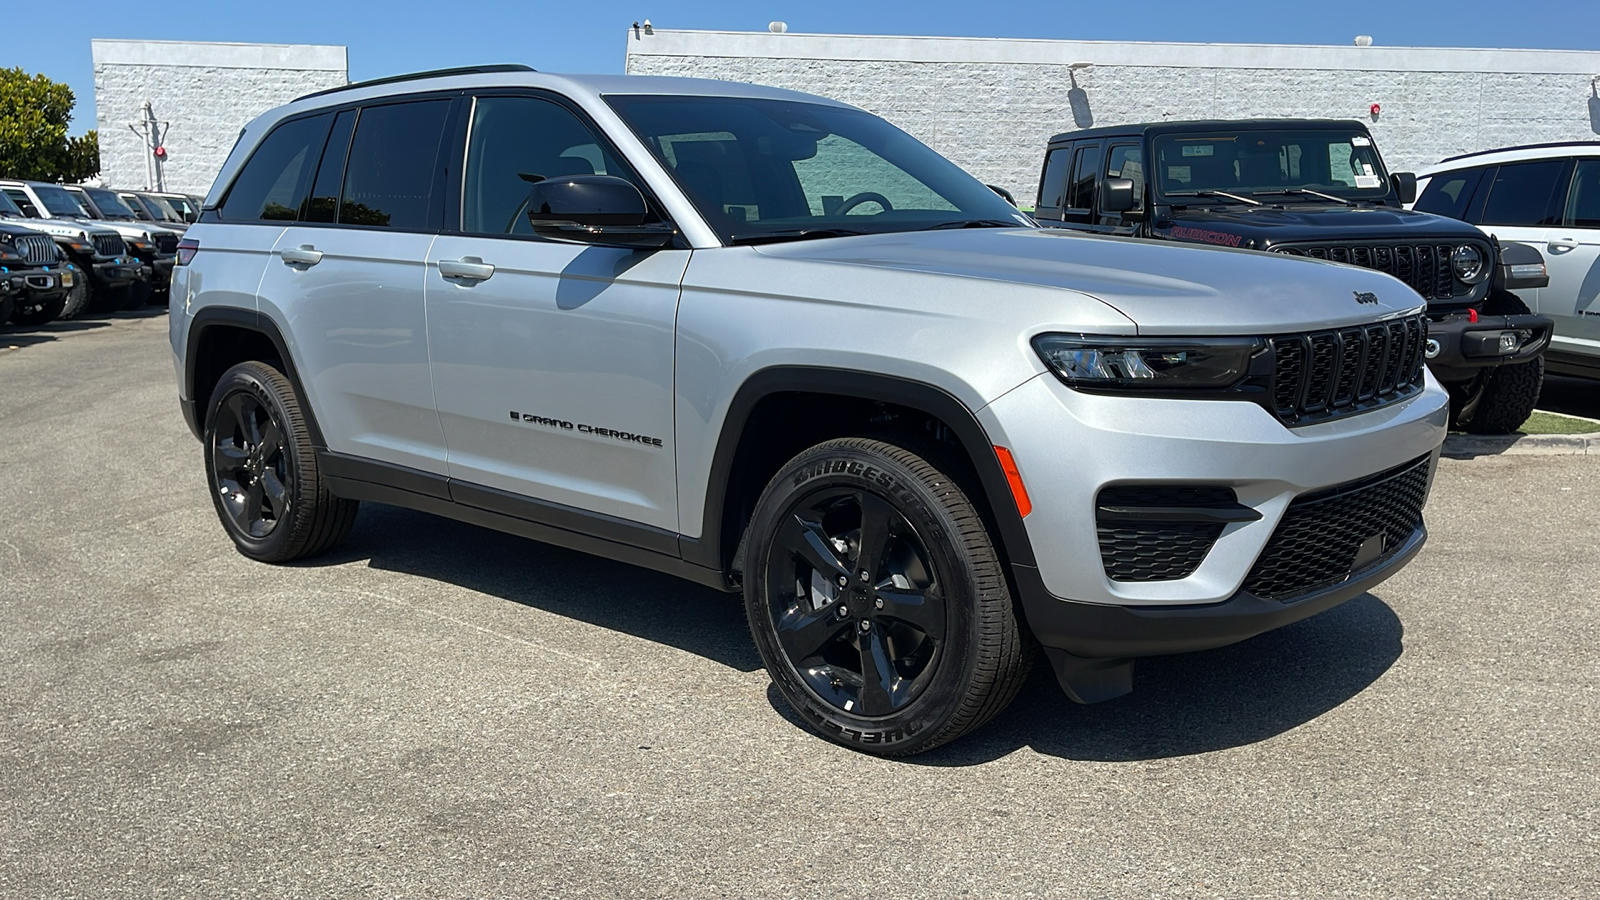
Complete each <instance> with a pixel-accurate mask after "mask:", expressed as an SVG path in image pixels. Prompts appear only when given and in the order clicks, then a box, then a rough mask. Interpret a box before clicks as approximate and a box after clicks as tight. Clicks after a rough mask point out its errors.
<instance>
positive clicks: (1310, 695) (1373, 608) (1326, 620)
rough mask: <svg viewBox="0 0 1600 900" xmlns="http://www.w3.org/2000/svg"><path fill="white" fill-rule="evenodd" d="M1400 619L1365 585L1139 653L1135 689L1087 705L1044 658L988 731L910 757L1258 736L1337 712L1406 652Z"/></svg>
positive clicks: (1167, 753)
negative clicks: (1299, 615)
mask: <svg viewBox="0 0 1600 900" xmlns="http://www.w3.org/2000/svg"><path fill="white" fill-rule="evenodd" d="M1403 635H1404V628H1403V627H1402V625H1401V624H1400V619H1399V617H1398V616H1396V615H1395V613H1394V610H1392V609H1390V607H1389V605H1388V604H1386V603H1384V602H1383V601H1382V600H1380V599H1378V598H1377V597H1375V596H1373V595H1372V594H1362V595H1361V596H1359V597H1356V598H1355V599H1353V600H1350V601H1347V602H1346V603H1344V604H1342V605H1340V606H1337V607H1334V608H1333V609H1331V610H1328V611H1327V612H1325V613H1322V614H1320V615H1316V616H1312V617H1311V618H1309V619H1306V620H1304V621H1301V622H1297V623H1295V624H1293V625H1290V626H1287V627H1285V628H1281V629H1278V630H1277V631H1271V632H1268V633H1266V634H1263V635H1260V636H1258V637H1255V638H1252V639H1250V640H1248V641H1245V642H1244V643H1240V644H1234V645H1232V646H1230V647H1223V648H1221V649H1218V650H1209V651H1206V652H1203V653H1187V654H1183V655H1180V656H1165V657H1154V658H1150V659H1141V660H1139V661H1138V662H1137V663H1135V664H1134V674H1133V693H1131V694H1129V695H1127V696H1125V697H1120V698H1118V699H1116V700H1111V701H1108V702H1105V703H1098V704H1095V705H1092V706H1082V705H1079V704H1076V703H1073V702H1072V701H1071V700H1068V699H1067V697H1066V695H1065V694H1063V693H1062V692H1061V688H1060V687H1059V686H1057V684H1056V681H1055V676H1054V675H1053V674H1052V673H1051V671H1050V667H1049V666H1048V665H1047V664H1046V663H1045V661H1044V659H1043V657H1042V656H1041V657H1040V659H1039V661H1038V663H1037V665H1036V666H1035V668H1034V672H1033V676H1032V677H1031V678H1029V680H1028V684H1027V686H1026V687H1024V688H1023V690H1022V693H1021V695H1020V696H1018V697H1017V699H1016V702H1014V703H1013V704H1012V705H1011V707H1010V709H1008V710H1007V711H1006V712H1004V713H1002V714H1001V715H1000V717H999V718H997V719H996V720H995V721H993V722H991V723H989V724H988V725H987V726H985V727H984V728H982V729H980V730H979V731H977V732H974V733H973V734H972V735H970V736H968V737H966V738H963V739H962V740H960V741H957V742H956V743H954V744H952V745H950V746H948V747H943V748H940V749H938V750H934V751H932V752H929V753H925V754H922V755H921V756H916V757H912V758H910V759H907V760H906V762H910V763H914V764H919V765H929V766H969V765H975V764H978V763H984V762H988V761H990V760H993V759H998V758H1000V757H1002V756H1005V755H1007V754H1009V753H1012V752H1013V751H1015V750H1017V749H1020V748H1022V747H1030V748H1032V749H1033V750H1035V751H1036V752H1038V753H1042V754H1045V755H1048V756H1057V757H1061V758H1063V759H1073V760H1093V761H1100V762H1129V761H1134V760H1148V759H1166V758H1171V757H1176V756H1191V755H1194V754H1197V753H1208V752H1211V751H1214V750H1225V749H1228V748H1230V747H1241V746H1245V745H1247V744H1254V743H1257V742H1259V741H1264V740H1266V739H1268V738H1271V737H1274V736H1276V735H1279V734H1282V733H1284V732H1287V731H1290V730H1292V729H1294V728H1296V727H1298V726H1300V725H1303V724H1305V723H1307V722H1310V721H1311V720H1313V719H1315V718H1317V717H1318V716H1321V715H1322V714H1324V713H1326V712H1328V711H1329V710H1332V709H1335V708H1337V707H1339V706H1341V705H1342V704H1344V703H1345V702H1347V701H1348V700H1350V699H1351V698H1353V697H1355V696H1356V695H1358V694H1360V693H1361V692H1362V691H1363V690H1365V689H1366V688H1367V686H1368V685H1370V684H1372V683H1373V682H1374V681H1377V680H1378V678H1379V677H1381V676H1382V675H1383V673H1384V672H1386V671H1388V670H1389V667H1390V666H1393V665H1394V663H1395V661H1396V660H1398V659H1399V658H1400V655H1401V653H1402V652H1404V647H1403V643H1402V637H1403Z"/></svg>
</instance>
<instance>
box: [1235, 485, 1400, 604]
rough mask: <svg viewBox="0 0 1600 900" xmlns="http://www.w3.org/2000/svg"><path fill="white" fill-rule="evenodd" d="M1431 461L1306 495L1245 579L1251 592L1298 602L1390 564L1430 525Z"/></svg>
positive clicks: (1291, 508)
mask: <svg viewBox="0 0 1600 900" xmlns="http://www.w3.org/2000/svg"><path fill="white" fill-rule="evenodd" d="M1428 475H1429V458H1428V457H1426V456H1424V457H1421V458H1418V459H1415V460H1413V461H1411V462H1409V463H1406V464H1404V465H1402V466H1398V467H1396V468H1393V469H1390V470H1389V471H1387V472H1380V473H1379V474H1377V475H1373V476H1370V477H1367V478H1363V479H1360V480H1358V481H1352V482H1349V483H1346V484H1342V485H1339V486H1337V487H1332V488H1328V489H1326V490H1322V491H1317V492H1314V493H1310V494H1306V495H1304V496H1302V497H1298V498H1296V499H1295V501H1294V502H1293V503H1291V504H1289V509H1288V510H1287V511H1286V512H1285V513H1284V515H1283V520H1282V521H1281V522H1279V523H1278V528H1277V530H1276V531H1274V532H1273V534H1272V538H1271V539H1270V540H1269V541H1267V546H1266V549H1264V550H1263V551H1262V552H1261V556H1260V557H1259V558H1258V559H1257V560H1256V564H1255V566H1254V567H1252V568H1251V569H1250V574H1249V575H1247V576H1246V577H1245V581H1244V587H1245V590H1247V591H1249V592H1250V593H1252V594H1255V595H1256V596H1257V597H1263V598H1266V599H1268V600H1292V599H1294V598H1296V597H1298V596H1300V595H1302V594H1306V593H1309V592H1311V591H1314V590H1317V589H1319V588H1324V587H1330V586H1332V585H1335V584H1338V583H1340V582H1342V581H1345V580H1346V579H1348V578H1350V577H1351V576H1352V575H1354V574H1358V571H1357V570H1355V569H1356V565H1357V560H1358V556H1359V555H1360V554H1361V553H1362V550H1363V548H1366V550H1367V556H1366V558H1364V559H1361V560H1360V563H1361V570H1365V569H1367V568H1371V567H1372V566H1375V565H1378V564H1379V563H1382V562H1384V561H1386V560H1388V559H1389V558H1391V557H1392V556H1394V554H1396V553H1398V552H1399V551H1400V549H1401V548H1402V547H1404V546H1405V543H1406V541H1407V540H1409V539H1410V538H1411V536H1412V535H1413V534H1415V533H1416V531H1417V529H1419V528H1421V527H1422V504H1423V502H1424V501H1426V500H1427V499H1428Z"/></svg>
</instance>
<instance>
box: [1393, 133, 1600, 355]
mask: <svg viewBox="0 0 1600 900" xmlns="http://www.w3.org/2000/svg"><path fill="white" fill-rule="evenodd" d="M1417 184H1418V190H1419V194H1418V198H1417V203H1416V208H1417V209H1419V210H1422V211H1423V212H1430V213H1437V214H1439V215H1444V216H1451V217H1453V218H1457V219H1462V220H1465V221H1467V222H1471V223H1472V224H1474V225H1476V226H1478V227H1479V228H1481V229H1483V230H1484V231H1486V232H1488V233H1490V234H1492V235H1494V236H1495V237H1498V238H1500V239H1501V240H1503V241H1520V242H1522V243H1526V244H1530V245H1532V246H1534V247H1537V248H1538V249H1539V251H1540V252H1541V253H1543V254H1544V259H1545V265H1546V267H1547V268H1548V269H1549V273H1550V284H1549V286H1547V287H1542V288H1537V289H1533V290H1524V291H1520V292H1519V293H1520V294H1521V296H1522V297H1523V298H1524V299H1525V300H1527V301H1529V302H1530V303H1531V305H1532V306H1533V309H1534V311H1535V312H1538V313H1541V314H1543V315H1547V316H1549V317H1550V318H1551V319H1553V320H1555V325H1556V330H1555V336H1554V337H1552V338H1551V339H1550V347H1549V349H1548V350H1546V351H1545V365H1546V367H1547V368H1548V369H1549V370H1550V371H1552V372H1560V373H1563V374H1567V375H1581V376H1585V377H1588V378H1600V141H1581V142H1574V143H1560V144H1532V145H1529V146H1526V147H1512V148H1508V149H1505V150H1491V151H1487V152H1484V153H1471V154H1467V155H1465V156H1454V157H1451V158H1449V159H1447V160H1445V161H1444V162H1441V163H1440V164H1439V165H1437V166H1433V167H1431V168H1428V169H1424V170H1423V171H1421V172H1419V173H1418V174H1417Z"/></svg>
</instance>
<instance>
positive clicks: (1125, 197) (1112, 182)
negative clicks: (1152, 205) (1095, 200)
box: [1100, 178, 1133, 215]
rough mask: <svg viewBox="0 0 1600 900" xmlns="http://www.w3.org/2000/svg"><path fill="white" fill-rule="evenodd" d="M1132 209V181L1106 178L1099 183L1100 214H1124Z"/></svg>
mask: <svg viewBox="0 0 1600 900" xmlns="http://www.w3.org/2000/svg"><path fill="white" fill-rule="evenodd" d="M1132 209H1133V179H1132V178H1107V179H1104V180H1103V181H1101V182H1100V212H1101V214H1103V215H1110V214H1112V213H1125V212H1129V211H1131V210H1132Z"/></svg>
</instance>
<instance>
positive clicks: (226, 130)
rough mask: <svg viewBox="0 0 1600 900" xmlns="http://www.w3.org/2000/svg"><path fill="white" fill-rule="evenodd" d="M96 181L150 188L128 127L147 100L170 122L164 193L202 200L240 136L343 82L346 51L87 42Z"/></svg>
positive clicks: (143, 154)
mask: <svg viewBox="0 0 1600 900" xmlns="http://www.w3.org/2000/svg"><path fill="white" fill-rule="evenodd" d="M91 46H92V48H93V53H94V94H95V112H96V120H97V125H96V127H97V128H98V129H99V134H100V166H101V170H100V175H101V178H103V179H104V180H105V182H106V183H107V184H108V185H111V186H113V187H121V188H141V187H153V185H152V184H150V178H149V175H148V170H147V169H146V165H145V161H146V158H147V156H148V150H147V149H146V148H145V145H144V143H143V140H144V139H143V137H142V136H141V135H139V134H136V133H135V132H134V131H133V130H132V129H130V128H129V127H128V125H129V123H133V122H137V121H139V120H140V119H141V118H142V117H143V116H142V113H141V112H140V105H141V104H142V103H144V102H145V101H149V103H150V105H151V107H152V109H153V110H154V112H155V117H156V119H157V120H158V121H161V122H166V123H169V127H168V130H167V134H166V141H165V146H166V148H167V154H168V156H167V161H166V162H165V163H164V169H163V173H162V174H163V176H164V180H165V184H166V188H167V190H169V191H180V192H185V193H192V194H202V195H203V194H205V193H206V191H208V190H209V189H210V187H211V181H212V179H214V178H215V177H216V175H217V171H218V170H219V169H221V168H222V163H223V161H224V160H225V159H226V158H227V156H228V151H230V150H232V149H233V143H234V141H235V139H237V138H238V136H239V129H241V128H243V127H244V126H245V124H246V123H247V122H249V121H250V120H251V119H253V118H255V117H256V116H258V115H260V114H261V113H264V112H266V111H267V110H269V109H271V108H273V107H274V106H279V105H281V104H283V103H287V102H288V101H290V100H293V99H294V98H296V97H299V96H301V95H302V94H309V93H311V92H313V91H320V90H323V89H325V88H330V87H338V86H340V85H342V84H345V83H347V82H348V81H349V77H348V71H349V66H348V63H347V61H346V54H345V48H343V47H330V46H314V45H290V44H219V43H191V42H180V41H110V40H95V41H92V42H91Z"/></svg>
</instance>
